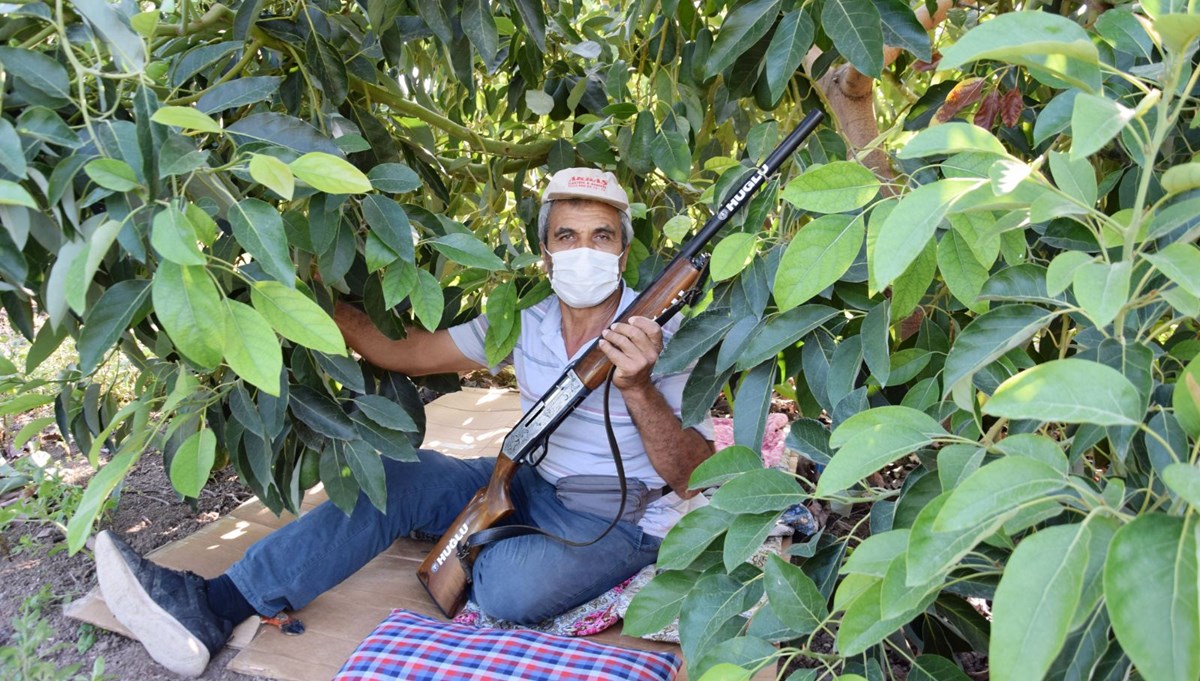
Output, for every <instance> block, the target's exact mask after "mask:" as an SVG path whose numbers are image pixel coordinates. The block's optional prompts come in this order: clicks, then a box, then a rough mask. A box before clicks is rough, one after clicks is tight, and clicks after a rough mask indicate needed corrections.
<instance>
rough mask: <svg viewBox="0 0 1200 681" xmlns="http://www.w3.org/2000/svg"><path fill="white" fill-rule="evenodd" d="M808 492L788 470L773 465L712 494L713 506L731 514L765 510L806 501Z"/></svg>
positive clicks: (734, 480)
mask: <svg viewBox="0 0 1200 681" xmlns="http://www.w3.org/2000/svg"><path fill="white" fill-rule="evenodd" d="M807 497H808V495H806V494H805V493H804V489H803V488H802V487H800V483H799V482H796V479H795V478H794V477H792V476H791V475H788V474H787V473H784V472H782V471H777V470H774V469H771V468H760V469H758V470H753V471H748V472H746V473H743V474H742V475H739V476H737V477H736V478H734V479H732V480H730V481H729V482H727V483H725V484H724V485H722V486H721V488H720V489H718V490H717V493H716V494H714V495H713V497H712V506H713V508H715V509H718V510H721V511H728V512H730V513H765V512H766V511H782V510H783V509H785V508H787V507H788V506H791V505H792V504H798V503H801V502H803V501H804V500H805V499H806V498H807Z"/></svg>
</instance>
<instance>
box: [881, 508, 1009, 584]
mask: <svg viewBox="0 0 1200 681" xmlns="http://www.w3.org/2000/svg"><path fill="white" fill-rule="evenodd" d="M952 493H953V491H947V492H943V493H942V494H940V495H938V496H937V497H935V498H934V499H933V500H932V501H930V502H929V503H927V504H926V505H925V508H923V509H921V510H920V511H919V512H918V513H917V517H916V519H915V520H913V524H912V528H911V529H910V531H909V536H908V552H907V553H906V554H905V575H906V578H907V580H908V581H909V582H911V583H912V584H913V585H917V584H923V583H926V582H929V581H931V580H932V579H933V578H934V577H936V576H937V575H940V574H945V573H946V572H947V571H948V570H950V568H951V567H952V566H953V565H954V564H955V563H957V562H958V561H959V560H960V559H962V557H963V556H965V555H967V553H968V552H969V551H970V550H971V549H972V548H973V547H974V546H975V545H976V544H978V543H979V542H980V541H981V540H982V539H983V538H985V537H987V536H988V535H991V534H992V533H993V532H995V531H996V530H997V529H998V528H999V527H1000V526H1001V525H1003V524H1004V516H998V517H996V518H994V519H992V520H991V521H990V522H988V523H987V524H985V525H983V526H977V527H964V528H961V529H958V530H953V531H946V532H943V531H938V530H935V528H934V523H935V522H936V520H937V518H938V516H939V515H940V513H941V511H942V509H943V508H945V505H946V501H947V500H948V499H949V498H950V495H951V494H952Z"/></svg>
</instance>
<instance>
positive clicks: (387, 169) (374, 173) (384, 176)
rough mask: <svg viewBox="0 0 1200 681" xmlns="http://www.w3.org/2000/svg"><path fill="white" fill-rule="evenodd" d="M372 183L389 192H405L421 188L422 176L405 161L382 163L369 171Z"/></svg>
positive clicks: (377, 187) (382, 190) (368, 174)
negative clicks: (405, 163)
mask: <svg viewBox="0 0 1200 681" xmlns="http://www.w3.org/2000/svg"><path fill="white" fill-rule="evenodd" d="M367 179H369V180H371V185H372V186H374V187H375V189H378V190H379V191H381V192H387V193H388V194H404V193H406V192H411V191H416V190H418V189H420V188H421V177H420V176H419V175H417V174H416V173H415V172H413V170H412V168H409V167H408V166H406V165H404V164H403V163H380V164H379V165H377V166H375V167H374V168H371V170H370V171H368V172H367Z"/></svg>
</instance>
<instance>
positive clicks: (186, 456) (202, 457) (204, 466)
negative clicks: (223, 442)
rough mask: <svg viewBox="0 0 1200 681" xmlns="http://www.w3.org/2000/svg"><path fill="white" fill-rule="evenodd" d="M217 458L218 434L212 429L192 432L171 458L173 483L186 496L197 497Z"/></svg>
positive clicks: (176, 489)
mask: <svg viewBox="0 0 1200 681" xmlns="http://www.w3.org/2000/svg"><path fill="white" fill-rule="evenodd" d="M216 459H217V436H216V435H214V434H213V432H212V429H210V428H202V429H200V430H198V431H196V432H195V433H192V434H191V435H190V436H189V437H188V439H186V440H184V441H183V444H181V445H179V449H177V450H175V456H174V457H172V458H171V485H172V486H173V487H174V488H175V491H177V492H179V493H180V494H182V495H183V496H185V497H190V498H192V499H196V498H198V497H199V496H200V490H202V489H204V483H206V482H208V475H209V473H212V467H213V463H214V462H215V461H216Z"/></svg>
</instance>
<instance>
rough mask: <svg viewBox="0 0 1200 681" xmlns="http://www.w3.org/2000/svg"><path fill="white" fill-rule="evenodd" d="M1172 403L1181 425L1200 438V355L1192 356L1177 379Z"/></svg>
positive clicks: (1188, 432) (1172, 394)
mask: <svg viewBox="0 0 1200 681" xmlns="http://www.w3.org/2000/svg"><path fill="white" fill-rule="evenodd" d="M1171 405H1172V406H1173V407H1175V418H1176V419H1177V420H1178V421H1179V425H1181V426H1183V429H1184V430H1185V431H1187V434H1188V435H1191V436H1192V437H1194V438H1197V439H1200V355H1197V356H1196V357H1194V358H1192V361H1190V362H1188V364H1187V366H1186V367H1184V369H1183V373H1181V374H1179V378H1178V379H1176V380H1175V387H1174V388H1173V389H1172V393H1171Z"/></svg>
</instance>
